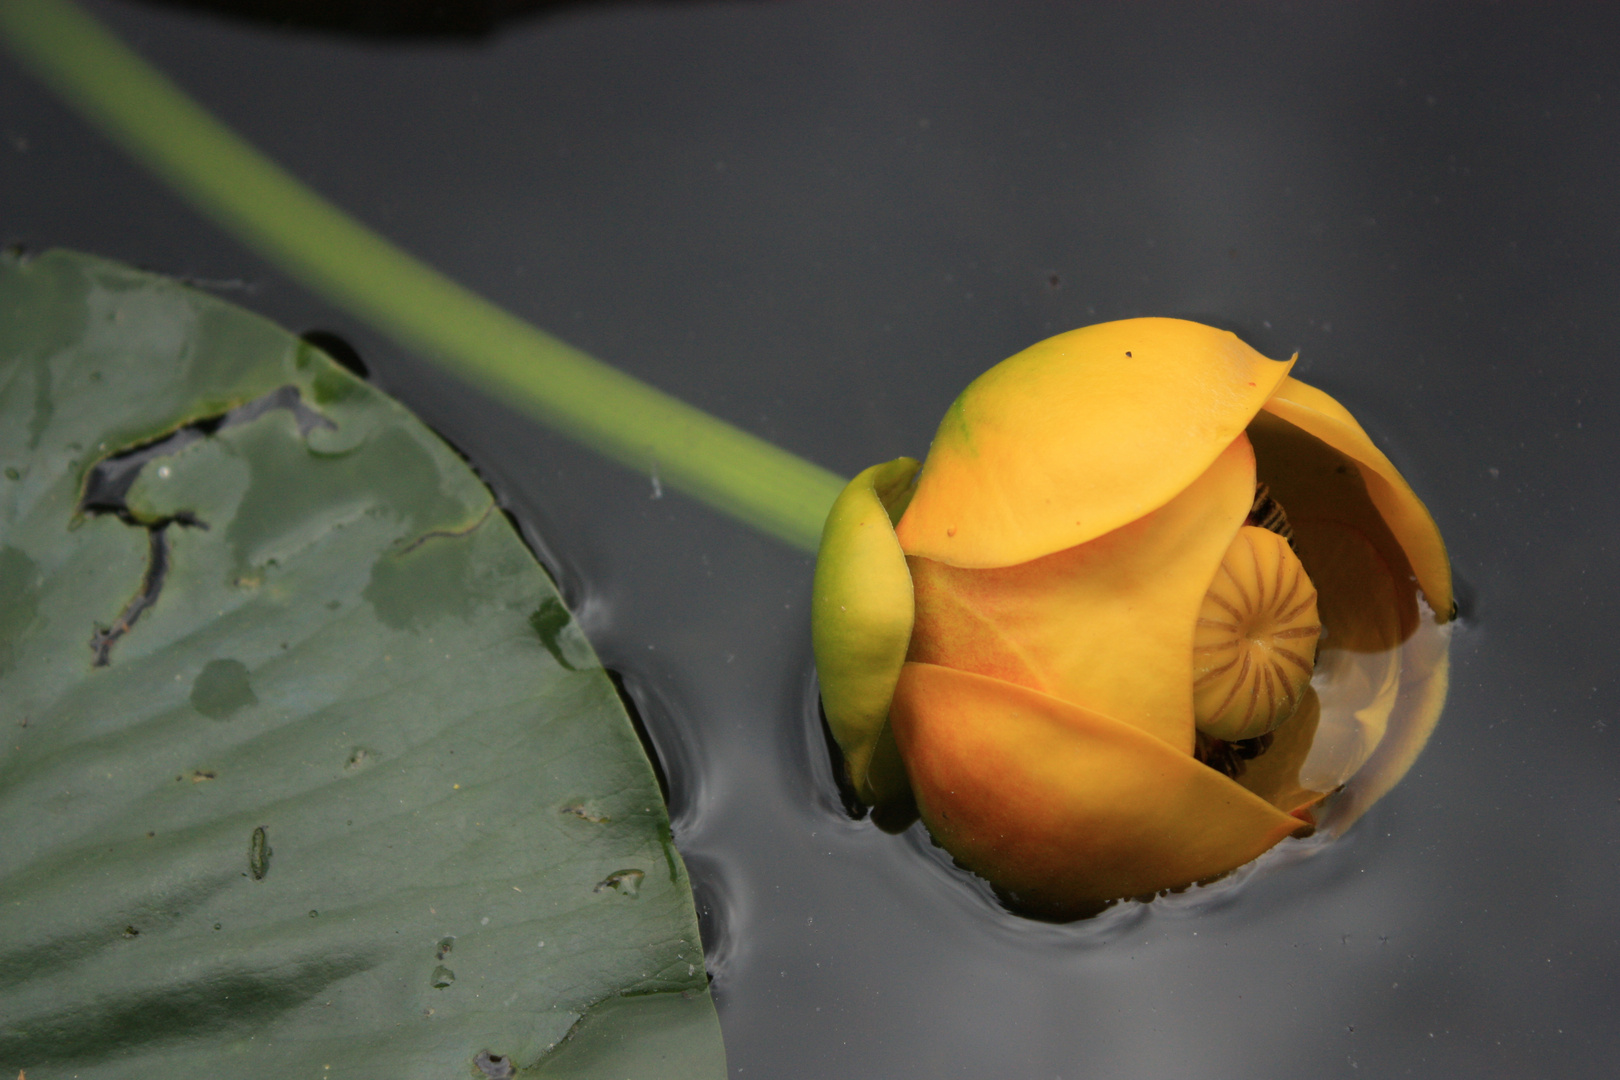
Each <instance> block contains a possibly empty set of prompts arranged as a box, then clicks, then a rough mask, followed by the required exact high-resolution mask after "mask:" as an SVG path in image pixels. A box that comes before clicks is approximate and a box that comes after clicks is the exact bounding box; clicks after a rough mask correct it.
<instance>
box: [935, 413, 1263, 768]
mask: <svg viewBox="0 0 1620 1080" xmlns="http://www.w3.org/2000/svg"><path fill="white" fill-rule="evenodd" d="M1253 501H1254V452H1253V450H1251V449H1250V447H1249V440H1248V439H1247V438H1245V437H1244V436H1243V435H1241V434H1240V435H1238V437H1237V438H1236V439H1234V440H1233V441H1232V442H1231V444H1230V445H1228V446H1227V447H1226V448H1225V449H1224V451H1223V452H1222V453H1221V454H1220V455H1219V456H1218V457H1217V458H1216V459H1215V461H1214V463H1213V464H1211V465H1210V466H1209V468H1208V469H1206V470H1205V471H1204V473H1203V474H1202V475H1200V476H1198V477H1196V478H1195V479H1194V480H1193V482H1192V483H1191V484H1190V485H1188V487H1187V488H1186V489H1185V490H1184V491H1182V492H1180V493H1179V494H1178V495H1176V497H1175V498H1173V499H1171V500H1170V501H1169V502H1168V503H1166V504H1165V505H1164V506H1161V507H1160V508H1159V509H1157V510H1155V511H1153V512H1151V513H1149V514H1147V515H1146V516H1144V517H1142V518H1140V519H1138V520H1135V521H1132V522H1130V523H1129V524H1127V525H1125V526H1124V527H1123V528H1119V529H1115V530H1114V531H1113V532H1110V533H1108V534H1106V535H1104V536H1100V537H1097V538H1096V539H1094V540H1091V541H1090V542H1088V543H1085V544H1079V545H1076V546H1075V547H1072V548H1069V549H1067V550H1065V551H1060V552H1057V553H1056V554H1053V555H1048V556H1046V557H1045V558H1042V559H1037V560H1034V561H1033V562H1028V563H1023V564H1021V565H1019V566H1008V567H1002V568H999V569H992V570H967V569H962V568H960V567H954V566H947V565H945V564H944V563H939V562H935V561H933V560H931V559H923V558H916V557H913V558H912V560H911V568H912V579H913V581H914V582H915V587H916V596H917V622H916V627H915V631H914V633H913V635H912V643H911V652H910V653H909V654H908V659H911V660H915V661H920V662H925V663H930V664H939V665H942V666H945V667H951V668H956V669H958V670H963V671H971V672H975V673H977V674H980V675H986V676H990V677H992V678H997V679H1002V680H1005V681H1007V682H1012V683H1017V684H1019V685H1021V686H1025V687H1028V688H1029V689H1032V690H1039V691H1042V692H1043V693H1046V694H1050V695H1051V696H1053V697H1056V698H1060V699H1062V700H1064V701H1068V702H1071V703H1073V704H1075V705H1079V706H1081V707H1083V708H1086V709H1090V710H1092V711H1094V712H1098V713H1102V714H1103V715H1107V716H1114V717H1118V718H1119V719H1120V720H1122V721H1124V722H1127V723H1130V724H1132V725H1134V726H1136V727H1139V728H1141V729H1142V730H1143V731H1146V732H1149V733H1150V734H1152V735H1155V736H1157V737H1158V738H1160V739H1162V740H1163V741H1164V742H1165V743H1167V744H1168V745H1169V746H1172V747H1174V748H1175V749H1177V750H1179V751H1181V752H1182V753H1184V754H1190V753H1191V752H1192V748H1193V737H1194V736H1193V688H1192V670H1193V653H1192V648H1193V635H1194V631H1195V627H1196V623H1197V619H1198V609H1199V606H1200V605H1201V604H1202V603H1203V600H1204V594H1205V593H1206V592H1208V590H1209V587H1210V581H1211V579H1212V578H1214V576H1215V572H1216V569H1217V568H1218V567H1219V566H1220V565H1221V559H1222V557H1223V556H1224V555H1225V554H1226V550H1227V548H1228V546H1229V545H1230V544H1231V543H1232V537H1233V536H1235V535H1236V534H1237V532H1238V530H1239V528H1241V527H1242V525H1243V520H1244V518H1245V516H1246V515H1247V514H1248V512H1249V507H1250V505H1251V504H1252V503H1253Z"/></svg>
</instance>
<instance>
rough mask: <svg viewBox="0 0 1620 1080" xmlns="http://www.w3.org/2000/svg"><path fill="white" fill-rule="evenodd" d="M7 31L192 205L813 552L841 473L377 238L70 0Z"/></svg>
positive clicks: (407, 338)
mask: <svg viewBox="0 0 1620 1080" xmlns="http://www.w3.org/2000/svg"><path fill="white" fill-rule="evenodd" d="M0 37H3V39H4V40H5V41H6V42H7V43H8V44H9V45H10V46H11V48H12V50H13V51H14V52H15V53H16V54H17V56H18V57H19V58H20V59H22V61H23V62H24V63H26V64H27V65H28V66H29V67H30V68H32V70H33V71H34V72H35V73H36V74H37V75H38V76H39V77H40V78H41V79H43V80H44V81H45V82H46V83H47V84H49V85H50V86H51V87H52V88H54V89H55V90H56V91H57V92H58V93H59V94H61V95H62V96H63V97H64V98H66V99H67V100H68V101H69V102H70V103H72V104H73V105H74V106H75V107H77V108H78V109H79V111H80V112H81V113H82V114H83V115H84V116H86V117H87V118H88V119H89V120H90V121H92V122H93V123H94V124H95V125H96V126H98V127H99V128H100V129H101V130H102V131H103V132H104V133H105V134H106V135H107V136H108V137H109V138H111V139H112V140H114V141H115V142H117V143H119V144H121V145H122V146H123V147H124V149H125V150H127V151H128V152H129V153H130V154H131V155H132V156H133V157H135V159H136V160H138V161H140V162H141V163H143V164H144V165H145V166H146V167H147V168H149V169H151V170H152V171H153V172H154V173H156V174H157V175H158V176H159V177H160V178H162V179H163V180H165V181H166V182H167V183H168V184H170V185H171V186H172V187H173V188H174V189H175V190H176V191H178V192H179V193H180V194H181V195H183V196H184V197H186V198H187V199H188V200H190V202H191V203H192V205H193V206H194V207H196V208H197V209H198V210H200V211H201V212H202V213H204V214H206V215H207V216H209V217H211V218H212V219H213V220H214V221H215V222H216V223H217V224H218V225H220V226H221V227H222V228H224V229H225V230H226V231H227V232H229V233H231V234H233V235H234V236H236V237H237V238H238V239H239V240H241V241H242V242H244V243H245V244H247V245H248V246H249V247H251V248H253V249H255V250H256V251H258V252H259V253H260V254H261V255H263V256H264V257H265V258H266V259H268V260H269V261H271V262H272V263H275V264H276V265H278V266H280V267H281V268H282V269H283V270H284V271H285V272H287V273H288V274H289V275H291V276H292V277H294V278H296V279H298V280H299V281H302V282H303V283H304V284H305V285H306V286H308V287H309V288H311V289H313V290H315V291H316V292H319V293H323V294H325V295H326V296H327V297H328V298H330V299H331V300H332V301H333V302H335V303H337V304H339V305H341V306H342V307H345V308H347V309H348V310H350V311H351V312H353V313H355V314H356V315H358V316H359V317H360V318H362V319H365V320H366V321H368V322H370V323H371V324H372V325H374V326H376V327H377V328H378V329H380V330H381V331H382V332H384V333H385V334H388V335H389V336H390V337H392V338H394V339H395V340H396V341H398V342H400V343H401V344H402V345H404V346H406V347H407V348H409V349H412V350H413V351H416V352H418V353H420V354H421V355H423V356H426V357H429V358H431V359H434V360H437V361H440V362H442V363H443V364H444V365H445V366H446V367H448V368H449V369H450V370H451V371H453V372H455V373H456V374H457V375H459V376H461V377H462V378H465V379H466V380H467V381H469V382H471V383H474V384H475V385H477V386H479V387H481V388H482V389H484V390H485V391H487V392H488V393H490V394H491V395H493V396H495V397H497V398H499V399H500V400H502V401H505V402H507V403H509V404H511V405H512V406H514V407H516V408H519V409H521V410H523V411H524V412H526V413H528V414H529V415H531V416H533V417H535V418H536V419H538V420H541V421H542V422H544V423H546V424H548V425H550V426H552V427H555V428H556V429H558V430H559V431H561V432H563V433H564V434H566V435H568V436H570V437H572V438H574V439H577V440H578V441H579V442H581V443H584V444H585V445H586V446H588V447H590V448H592V449H593V450H596V451H597V452H599V453H601V454H603V455H605V456H607V457H609V458H612V459H613V460H615V461H618V462H620V463H621V464H624V465H626V466H628V467H630V468H632V469H636V470H640V471H643V472H646V471H650V470H656V475H657V476H658V477H659V479H660V480H661V482H662V483H665V484H667V485H669V486H670V487H671V488H675V489H677V490H680V491H683V492H685V493H686V494H688V495H691V496H693V497H695V498H697V499H700V500H702V501H703V502H705V503H708V504H709V505H710V506H713V507H715V508H716V509H719V510H721V511H724V512H725V513H727V514H730V515H732V516H733V517H736V518H738V519H740V520H742V521H744V522H746V523H748V524H750V525H753V526H755V527H757V528H759V529H761V530H763V531H764V532H767V533H770V534H771V535H773V536H776V537H779V538H781V539H782V540H785V541H787V542H788V543H789V544H792V545H794V546H796V547H799V548H802V549H804V550H807V551H814V550H815V549H816V545H817V542H818V541H819V538H820V535H821V525H822V522H823V521H824V520H825V519H826V516H827V511H828V509H829V508H830V507H831V506H832V503H833V500H834V499H835V498H837V496H838V493H839V491H840V490H841V489H842V488H843V486H844V481H843V480H842V479H840V478H839V477H838V476H837V475H836V474H834V473H831V472H829V471H827V470H826V469H823V468H821V467H820V466H818V465H814V464H812V463H810V462H808V461H805V460H804V459H803V458H800V457H796V456H795V455H793V454H790V453H788V452H787V451H786V450H783V449H781V448H780V447H778V446H774V445H772V444H771V443H768V442H766V441H764V440H763V439H759V438H756V437H754V436H753V435H750V434H748V433H747V432H745V431H742V430H740V429H738V428H735V427H732V426H731V425H730V424H727V423H725V422H724V421H722V420H719V419H716V418H715V417H712V416H710V415H708V414H707V413H705V412H703V411H702V410H700V409H695V408H693V407H692V406H690V405H687V404H685V403H683V402H681V401H678V400H676V399H675V398H673V397H670V396H669V395H668V394H665V393H663V392H661V391H659V390H655V389H653V388H652V387H650V386H648V385H646V384H645V383H642V382H639V381H638V380H636V379H633V378H631V377H630V376H628V375H626V374H624V373H623V372H620V371H616V370H615V369H613V368H612V367H610V366H608V365H607V364H604V363H602V362H601V361H600V360H597V359H595V358H594V357H591V356H589V355H587V354H585V353H583V352H581V351H580V350H578V349H576V348H574V347H573V346H571V345H569V344H567V343H566V342H563V341H560V340H559V339H557V338H555V337H552V336H551V335H550V334H548V333H546V332H545V331H543V330H540V329H539V328H537V327H534V326H531V325H529V324H528V323H526V322H524V321H523V320H522V319H519V318H518V317H517V316H515V315H512V314H511V313H510V312H507V311H504V310H502V309H501V308H499V307H497V306H496V305H494V304H492V303H490V302H489V301H487V300H485V299H483V298H482V297H480V296H478V295H476V294H475V293H473V292H471V291H469V290H468V289H466V288H463V287H462V286H461V285H458V284H457V283H456V282H454V281H452V280H450V279H449V278H447V277H445V276H444V275H443V274H441V273H439V272H438V271H437V270H434V269H433V268H432V267H430V266H427V265H426V264H424V263H423V262H421V261H420V260H418V259H415V258H412V257H411V256H410V255H409V254H407V253H406V252H404V251H402V250H401V249H400V248H398V247H396V246H395V245H394V244H392V243H390V242H389V241H387V240H386V239H384V238H383V237H381V236H379V235H377V234H376V233H374V232H372V231H371V230H370V229H368V228H366V227H365V226H364V225H362V224H361V223H360V222H358V221H356V220H355V219H354V218H352V217H350V216H349V215H348V214H346V213H344V212H343V211H342V210H340V209H339V208H337V207H336V206H334V205H332V204H331V203H329V202H327V201H326V200H325V199H323V198H321V196H319V195H317V194H316V193H315V192H313V191H311V190H310V189H309V188H307V187H305V186H304V185H303V184H301V183H300V182H299V181H298V180H297V179H296V178H295V177H293V176H292V175H291V174H289V173H287V172H286V171H285V170H284V169H282V168H281V167H280V166H278V165H277V164H276V163H275V162H273V161H271V160H270V159H269V158H267V157H265V156H264V155H263V154H261V153H260V152H259V151H258V150H256V149H254V148H253V146H251V145H250V144H249V143H247V142H246V141H245V140H244V139H242V138H241V137H240V136H238V135H237V134H236V133H235V132H233V131H231V130H230V129H229V128H227V127H226V126H225V125H223V124H221V123H220V122H219V121H218V120H216V119H214V118H213V117H212V116H210V115H209V114H208V112H207V111H206V110H204V109H203V108H202V107H201V106H200V105H198V104H197V103H196V102H194V101H192V100H191V99H190V98H189V97H187V96H186V95H185V93H184V92H183V91H181V90H180V89H179V88H178V87H176V86H175V85H174V84H173V83H172V82H170V81H169V80H168V79H167V78H165V77H164V75H163V74H162V73H161V72H159V71H157V70H156V69H155V68H153V67H152V66H151V65H150V64H148V63H146V61H144V60H142V59H141V58H140V57H139V56H137V55H136V54H135V53H134V52H132V51H131V50H130V49H129V48H127V47H126V46H125V45H124V44H123V43H122V42H120V41H119V40H118V39H117V38H116V37H114V36H113V35H112V33H111V32H109V31H108V30H107V29H106V28H105V27H103V26H102V25H101V24H100V23H99V22H97V21H96V20H95V19H94V18H93V17H92V16H91V15H89V14H88V13H86V12H85V11H83V10H82V9H80V8H79V7H78V6H76V5H75V4H73V3H72V2H71V0H0Z"/></svg>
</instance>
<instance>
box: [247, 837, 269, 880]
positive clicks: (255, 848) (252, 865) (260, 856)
mask: <svg viewBox="0 0 1620 1080" xmlns="http://www.w3.org/2000/svg"><path fill="white" fill-rule="evenodd" d="M271 854H272V853H271V851H270V837H269V835H268V834H267V833H266V832H265V831H264V826H263V825H260V826H259V827H258V828H257V829H254V830H253V838H252V839H251V840H249V841H248V873H250V874H252V875H253V880H254V881H263V880H264V875H266V874H268V873H269V872H270V855H271Z"/></svg>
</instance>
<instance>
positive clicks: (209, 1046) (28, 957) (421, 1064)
mask: <svg viewBox="0 0 1620 1080" xmlns="http://www.w3.org/2000/svg"><path fill="white" fill-rule="evenodd" d="M0 836H4V837H5V842H4V843H3V844H0V1073H3V1074H5V1075H10V1074H11V1073H13V1072H16V1071H17V1070H23V1069H26V1070H28V1071H29V1073H30V1075H38V1076H68V1075H73V1076H79V1077H83V1078H91V1077H129V1076H149V1077H159V1076H161V1077H164V1078H166V1080H176V1078H186V1077H199V1078H200V1077H208V1078H217V1077H221V1076H243V1077H246V1076H263V1077H293V1076H301V1077H334V1078H346V1077H354V1078H366V1080H371V1078H376V1077H386V1078H388V1080H412V1078H418V1077H419V1078H423V1080H429V1078H431V1080H443V1078H447V1077H473V1078H475V1080H476V1078H479V1077H504V1076H518V1077H528V1076H547V1077H562V1076H580V1077H585V1076H593V1077H594V1076H608V1075H611V1076H613V1077H655V1076H656V1077H661V1078H664V1077H694V1078H695V1077H713V1078H716V1080H719V1078H721V1077H723V1076H724V1075H725V1059H724V1052H723V1050H722V1048H721V1043H720V1035H719V1028H718V1025H717V1022H716V1019H715V1014H714V1008H713V1004H712V1002H711V1001H710V998H709V993H708V988H707V979H706V976H705V972H704V966H703V950H702V947H701V945H700V944H699V940H698V930H697V923H696V918H695V914H694V911H693V905H692V895H691V889H690V886H689V884H688V881H687V876H686V870H685V868H684V866H683V865H682V863H681V859H680V856H679V855H678V854H677V853H676V851H675V849H674V847H673V845H672V844H671V842H670V833H669V820H668V817H667V815H666V812H665V808H664V805H663V801H662V799H661V798H660V796H659V791H658V786H657V783H656V780H655V779H654V775H653V772H652V769H651V767H650V765H649V763H648V761H647V759H646V757H645V755H644V754H643V751H642V748H641V745H640V743H639V742H638V740H637V737H636V734H635V731H634V730H633V728H632V727H631V724H630V721H629V719H628V717H627V716H626V715H625V712H624V709H623V707H622V705H621V703H620V701H619V699H618V697H617V695H616V693H615V691H614V688H613V686H612V684H611V683H610V681H609V679H608V678H607V676H606V674H605V673H604V672H603V671H602V669H601V666H600V665H599V664H598V663H597V661H596V659H595V656H594V654H593V653H592V651H591V649H590V646H589V644H588V643H587V642H586V641H585V639H584V637H583V636H582V635H581V634H580V632H579V629H578V626H577V624H575V623H574V622H573V620H572V619H571V618H570V617H568V613H567V609H566V608H565V607H563V605H562V602H561V600H560V599H559V597H558V596H557V592H556V590H555V588H554V587H553V585H552V583H551V581H550V580H549V579H548V578H547V576H546V574H545V572H544V571H543V570H542V569H541V568H540V566H539V565H538V564H537V563H536V562H535V561H534V559H533V557H532V556H531V555H530V553H529V551H528V550H527V549H526V548H525V547H524V545H523V543H522V542H521V541H520V540H519V538H518V537H517V535H516V534H515V533H514V531H513V529H512V528H511V526H510V525H509V524H508V522H507V519H506V517H505V516H504V515H503V514H502V513H501V512H500V510H499V509H498V508H497V507H496V506H495V505H494V502H493V500H492V498H491V495H490V493H489V491H488V490H487V489H485V488H484V486H483V485H482V484H480V483H479V481H478V480H477V478H476V477H475V476H474V475H473V474H472V472H471V471H470V470H469V469H468V468H467V466H466V465H465V464H463V463H462V462H461V461H460V460H459V459H458V458H457V457H456V455H455V454H454V453H453V452H452V451H451V450H450V449H449V448H448V447H446V446H445V445H444V444H443V443H442V442H440V441H439V440H438V439H437V438H436V437H435V436H434V435H433V434H432V433H431V432H429V431H428V430H427V429H426V428H425V427H423V426H422V425H421V424H420V423H419V422H417V421H416V420H415V419H414V418H412V417H411V416H410V415H409V414H408V413H407V412H406V411H405V410H404V409H403V408H401V407H400V406H399V405H398V404H396V403H395V402H393V401H391V400H389V399H388V398H387V397H385V396H383V395H382V394H380V393H378V392H377V391H375V390H373V389H371V388H370V387H369V386H367V385H366V384H365V383H363V382H360V381H358V380H356V379H354V378H352V377H351V376H350V375H349V374H348V373H347V372H345V371H344V370H343V369H341V368H339V367H338V366H337V365H335V364H333V363H332V362H331V361H330V360H328V359H327V358H326V356H325V355H323V354H322V353H320V352H319V351H318V350H316V349H315V348H313V347H312V346H309V345H307V344H305V343H303V342H301V341H299V340H298V339H297V338H294V337H292V336H290V335H288V334H287V333H285V332H283V331H281V330H279V329H277V328H276V327H274V326H272V325H270V324H269V323H267V322H265V321H264V320H262V319H260V318H258V317H256V316H253V315H251V314H248V313H246V312H243V311H241V310H239V309H236V308H233V307H231V306H230V305H228V304H224V303H221V302H220V301H218V300H215V299H213V298H211V297H208V296H205V295H202V294H200V293H197V292H194V291H192V290H189V289H187V288H184V287H182V286H180V285H178V284H176V283H174V282H172V281H168V280H166V279H163V278H159V277H155V276H152V275H148V274H143V273H138V272H136V271H133V270H130V269H128V268H125V267H122V266H118V265H116V264H113V263H109V262H106V261H103V260H99V259H93V258H89V257H86V256H81V255H75V254H70V253H65V252H52V253H49V254H46V255H43V256H39V257H37V258H33V259H28V260H25V259H20V258H15V257H8V258H5V259H3V260H0ZM36 1070H38V1071H37V1072H36Z"/></svg>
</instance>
